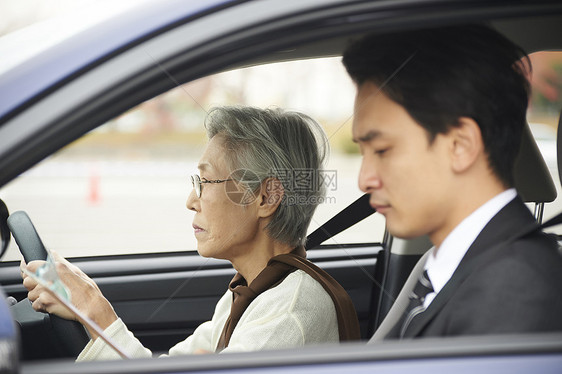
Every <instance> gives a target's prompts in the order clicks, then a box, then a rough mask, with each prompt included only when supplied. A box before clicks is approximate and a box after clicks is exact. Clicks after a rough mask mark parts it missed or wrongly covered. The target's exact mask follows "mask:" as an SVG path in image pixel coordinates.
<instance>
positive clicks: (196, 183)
mask: <svg viewBox="0 0 562 374" xmlns="http://www.w3.org/2000/svg"><path fill="white" fill-rule="evenodd" d="M231 180H232V179H215V180H207V179H205V180H204V181H202V180H201V177H199V175H197V174H193V175H192V176H191V184H192V185H193V189H194V190H195V194H196V195H197V198H201V190H202V189H203V186H202V184H203V183H223V182H228V181H231Z"/></svg>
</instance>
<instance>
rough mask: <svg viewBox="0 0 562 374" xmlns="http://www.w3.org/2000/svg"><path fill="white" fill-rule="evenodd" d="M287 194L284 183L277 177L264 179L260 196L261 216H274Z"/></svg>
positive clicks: (259, 212) (259, 213) (259, 211)
mask: <svg viewBox="0 0 562 374" xmlns="http://www.w3.org/2000/svg"><path fill="white" fill-rule="evenodd" d="M283 195H285V189H284V188H283V184H282V183H281V181H280V180H279V179H277V178H267V179H266V180H265V181H263V183H262V185H261V190H260V196H259V206H258V215H259V216H260V217H264V218H265V217H269V216H272V215H273V214H274V213H275V211H276V210H277V208H278V207H279V204H281V201H282V200H283Z"/></svg>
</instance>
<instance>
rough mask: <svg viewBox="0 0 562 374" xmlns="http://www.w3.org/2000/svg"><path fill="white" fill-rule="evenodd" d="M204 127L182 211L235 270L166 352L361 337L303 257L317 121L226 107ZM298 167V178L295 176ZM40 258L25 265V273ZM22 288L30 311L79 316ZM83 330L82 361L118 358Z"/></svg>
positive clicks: (121, 337) (129, 342) (205, 247)
mask: <svg viewBox="0 0 562 374" xmlns="http://www.w3.org/2000/svg"><path fill="white" fill-rule="evenodd" d="M206 129H207V134H208V137H209V143H208V144H207V147H206V149H205V151H204V152H203V155H202V157H201V160H200V162H199V166H198V168H199V172H200V174H199V175H193V176H192V177H191V180H192V183H193V187H194V188H193V191H192V192H191V193H190V195H189V197H188V199H187V208H188V209H190V210H192V211H194V212H195V218H194V220H193V229H194V232H195V236H196V238H197V251H198V252H199V254H200V255H201V256H204V257H214V258H220V259H226V260H228V261H230V262H231V263H232V265H233V267H234V269H236V271H237V274H236V275H235V277H234V278H233V280H232V281H231V283H230V285H229V289H228V290H227V291H226V293H225V294H224V296H223V297H222V298H221V299H220V300H219V302H218V304H217V305H216V308H215V313H214V315H213V317H212V319H211V320H210V321H208V322H205V323H203V324H202V325H200V326H199V327H198V328H197V329H196V330H195V332H194V333H193V334H192V335H191V336H189V337H188V338H187V339H186V340H184V341H182V342H180V343H178V344H177V345H175V346H174V347H172V348H171V349H170V351H169V355H179V354H189V353H202V352H235V351H252V350H261V349H275V348H290V347H298V346H302V345H304V344H318V343H326V342H337V341H339V340H343V339H353V338H359V335H358V323H357V317H356V315H355V311H354V310H353V306H352V304H351V302H350V300H349V297H348V296H347V294H345V291H344V290H343V289H342V288H341V286H339V285H337V283H336V282H335V281H333V279H331V278H329V276H328V275H327V274H325V273H324V272H322V270H320V269H318V268H316V267H314V265H312V264H310V263H309V262H307V261H306V260H305V259H304V257H305V255H306V254H305V251H304V248H303V245H304V242H305V239H306V231H307V228H308V225H309V223H310V221H311V218H312V214H313V213H314V210H315V209H316V206H317V204H318V202H319V201H320V200H321V198H322V196H323V192H324V188H323V186H322V183H320V182H321V180H320V178H319V170H320V168H321V166H322V163H323V160H324V156H325V147H326V145H327V139H326V137H325V135H324V133H323V131H322V129H321V128H320V126H319V125H318V124H317V123H316V122H314V121H313V120H312V119H311V118H309V117H307V116H305V115H303V114H299V113H294V112H284V111H282V110H261V109H256V108H249V107H223V108H217V109H214V110H213V111H212V112H211V113H210V114H209V116H208V118H207V121H206ZM295 171H298V172H299V173H300V174H302V176H304V177H305V178H304V179H300V178H299V179H295V178H293V177H295V176H297V173H295ZM57 262H59V263H60V264H59V265H58V270H59V276H60V277H61V279H62V280H63V282H64V283H65V284H66V285H67V287H69V288H70V290H71V292H72V295H73V303H74V304H75V305H76V306H77V308H78V309H79V310H80V311H82V312H83V313H84V314H85V315H86V316H88V317H89V318H90V319H92V320H93V321H94V322H96V323H97V324H98V325H99V326H100V327H101V328H102V329H104V333H105V334H106V335H108V336H109V337H110V338H112V339H113V341H114V342H115V343H116V344H117V345H119V346H120V347H122V349H123V350H124V351H126V352H127V353H128V354H129V355H130V356H132V357H150V356H151V352H150V351H149V350H148V349H146V348H145V347H143V346H142V344H141V343H140V342H139V341H138V340H137V339H136V338H135V337H134V336H133V334H132V333H131V332H129V331H128V330H127V327H126V326H125V324H124V323H123V322H122V321H121V319H119V317H118V316H117V315H116V314H115V312H114V310H113V308H112V306H111V304H110V303H109V301H108V300H107V299H106V298H105V297H104V296H103V295H102V293H101V291H100V290H99V288H98V287H97V285H96V284H95V283H94V282H93V281H92V280H91V279H90V278H89V277H88V276H86V275H85V274H84V273H83V272H81V271H80V270H79V269H78V268H77V267H76V266H74V265H72V264H70V263H69V262H68V261H66V260H65V259H63V258H61V257H58V256H57ZM41 265H42V262H40V261H33V262H30V263H29V264H28V265H27V270H29V271H31V272H34V271H36V270H37V268H38V267H39V266H41ZM24 285H25V287H26V288H27V289H28V290H29V294H28V296H29V299H30V300H31V301H32V302H33V308H34V309H36V310H41V311H47V312H49V313H54V314H57V315H59V316H61V317H63V318H67V319H76V317H75V316H74V315H73V314H72V313H70V312H69V311H67V310H66V309H65V308H64V307H63V306H62V305H59V304H58V303H57V302H56V301H55V300H54V298H53V297H52V296H51V295H50V294H49V293H48V292H47V291H45V290H44V289H43V288H42V287H41V286H40V285H37V283H36V282H35V281H34V280H33V279H31V278H30V277H26V276H24ZM341 305H344V306H345V308H343V309H342V306H341ZM86 328H88V327H87V326H86ZM88 329H89V328H88ZM88 332H89V333H90V336H91V338H92V340H91V341H90V342H89V343H88V344H87V346H86V347H85V348H84V350H83V351H82V353H81V354H80V355H79V357H78V360H79V361H80V360H94V359H112V358H119V355H118V354H117V353H116V352H115V351H114V350H113V349H112V348H111V347H110V346H108V345H106V343H105V342H104V341H103V340H102V339H100V338H99V337H98V336H97V334H96V332H95V331H93V330H90V329H89V331H88Z"/></svg>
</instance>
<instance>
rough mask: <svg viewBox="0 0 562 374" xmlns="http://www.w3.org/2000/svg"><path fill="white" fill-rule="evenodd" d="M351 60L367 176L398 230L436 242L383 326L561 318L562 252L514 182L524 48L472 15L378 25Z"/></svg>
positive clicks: (419, 327)
mask: <svg viewBox="0 0 562 374" xmlns="http://www.w3.org/2000/svg"><path fill="white" fill-rule="evenodd" d="M343 62H344V65H345V67H346V68H347V71H348V72H349V74H350V75H351V77H352V79H353V80H354V82H355V83H356V85H357V96H356V100H355V115H354V122H353V139H354V141H356V142H357V143H358V144H359V146H360V149H361V153H362V155H363V160H362V166H361V171H360V175H359V185H360V188H361V189H362V190H363V191H364V192H366V193H369V194H370V195H371V197H370V203H371V206H372V207H373V208H375V209H376V210H377V211H378V212H379V213H381V214H383V215H384V216H385V218H386V224H387V228H388V230H389V231H390V233H391V234H393V235H394V236H396V237H401V238H413V237H417V236H420V235H428V236H429V238H430V240H431V241H432V243H433V245H434V247H433V248H432V249H431V250H430V251H429V252H428V253H427V254H426V255H425V256H424V257H423V258H422V260H421V261H420V262H419V263H418V265H417V266H416V268H415V269H414V271H413V275H412V276H411V277H410V279H409V280H408V281H407V283H406V285H405V286H404V290H403V292H402V293H401V295H400V296H399V298H398V299H397V301H396V302H395V305H394V306H393V310H391V312H390V313H389V316H390V317H389V318H387V320H385V321H384V322H383V324H382V325H381V328H380V329H379V331H377V333H376V334H375V339H381V338H382V339H389V338H409V337H420V336H454V335H480V334H497V333H523V332H545V331H562V257H561V255H560V253H559V252H558V246H557V243H556V241H555V240H554V239H553V238H551V237H549V236H547V235H546V234H544V233H542V232H541V231H540V230H539V229H538V226H537V225H536V223H535V222H534V219H533V216H532V215H531V214H530V212H529V210H528V209H527V207H526V206H525V205H524V204H523V202H522V200H521V199H520V198H519V196H518V195H517V192H516V190H515V189H514V188H513V185H514V180H513V165H514V160H515V158H516V155H517V152H518V149H519V144H520V140H521V134H522V131H523V127H524V126H525V125H526V109H527V102H528V95H529V91H530V88H529V83H528V80H527V76H528V74H529V68H530V66H529V61H528V58H527V57H526V55H525V53H524V52H523V51H522V50H521V49H520V48H519V47H517V46H515V45H514V44H513V43H511V42H510V41H509V40H507V39H506V38H504V37H503V36H502V35H500V34H499V33H497V32H495V31H494V30H492V29H489V28H487V27H483V26H462V27H449V28H441V29H432V30H421V31H419V30H417V31H415V32H403V33H396V34H390V35H372V36H368V37H366V38H363V39H362V40H359V41H357V42H355V43H354V44H353V45H351V46H350V47H349V48H348V50H347V51H346V52H345V54H344V58H343Z"/></svg>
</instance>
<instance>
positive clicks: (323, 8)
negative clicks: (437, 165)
mask: <svg viewBox="0 0 562 374" xmlns="http://www.w3.org/2000/svg"><path fill="white" fill-rule="evenodd" d="M474 22H484V23H487V24H490V25H491V26H492V27H494V28H496V29H497V30H499V31H500V32H502V33H503V34H504V35H506V36H507V37H508V38H510V39H512V40H513V41H515V42H516V43H518V44H520V45H521V46H522V47H523V48H525V49H526V50H527V51H528V52H535V51H543V50H560V49H562V4H559V3H558V2H552V1H540V0H539V1H531V0H527V1H525V0H522V1H496V2H492V3H487V2H481V1H462V2H459V1H443V0H420V1H415V2H412V1H401V0H399V1H393V2H387V1H366V0H356V1H355V0H354V1H349V0H294V1H293V0H259V1H219V0H206V1H190V2H186V1H180V0H164V1H162V0H161V1H144V2H141V3H139V4H138V6H135V7H132V8H130V9H127V11H124V12H122V13H120V14H118V15H116V16H114V17H110V18H108V19H99V20H96V22H93V23H92V24H91V25H90V26H88V27H83V28H82V29H81V30H80V31H79V32H78V33H76V34H72V35H69V36H68V37H66V36H65V37H64V38H61V40H60V41H57V42H56V43H53V44H52V45H49V46H47V47H43V48H40V49H41V50H40V51H38V52H37V53H35V52H33V53H29V54H28V55H27V56H21V57H19V58H15V57H14V59H13V60H12V62H11V64H10V66H8V65H4V67H3V68H2V67H0V97H1V99H0V199H2V200H4V202H5V203H6V205H7V207H8V209H9V210H10V212H13V211H15V210H25V211H27V212H28V213H29V215H30V216H31V219H32V220H34V221H35V223H36V228H37V229H38V231H39V234H40V235H41V236H42V237H43V239H44V241H45V243H46V244H47V246H49V247H50V248H52V249H55V250H60V252H61V253H62V254H63V255H64V256H66V257H68V258H69V259H70V260H71V261H72V262H73V263H76V264H77V265H78V266H79V267H80V268H82V269H83V270H84V271H85V272H86V273H87V274H89V275H90V276H91V277H92V278H93V279H94V280H95V281H96V282H97V284H98V285H99V286H100V288H101V289H102V291H103V293H104V295H106V297H107V298H108V299H109V300H110V301H111V303H112V304H113V305H114V307H115V309H116V311H117V314H118V315H119V316H120V317H121V318H122V319H123V320H124V321H125V322H126V324H127V325H128V326H129V328H130V329H131V330H132V331H133V332H134V333H135V335H136V336H137V337H138V338H139V339H140V340H141V341H142V342H143V344H145V345H146V346H147V347H149V348H151V349H152V350H153V351H155V352H161V351H165V350H167V349H168V348H169V347H171V346H172V345H173V344H174V343H176V342H178V341H180V340H183V339H184V338H185V337H186V336H187V335H189V334H190V333H191V332H192V331H193V329H194V328H195V327H196V326H198V325H199V324H200V323H201V322H203V321H205V320H207V319H209V318H210V316H211V315H212V313H213V307H214V305H215V304H216V301H217V300H218V298H219V297H220V296H221V295H222V294H223V292H224V289H225V287H226V285H227V284H228V281H229V280H230V278H231V277H232V275H233V273H234V271H233V269H232V268H231V267H230V266H229V264H228V263H226V262H222V261H218V260H209V259H204V258H201V257H199V256H198V255H197V254H196V253H195V252H194V249H195V247H194V241H192V240H191V239H190V237H189V235H190V229H189V227H190V226H191V218H190V215H189V213H188V212H187V211H186V209H185V199H186V198H187V194H188V193H189V191H190V190H189V189H190V186H189V177H188V176H189V175H190V174H191V173H190V172H191V171H192V170H193V169H194V168H195V161H194V160H196V159H197V157H198V156H199V154H200V151H201V149H202V148H201V147H202V144H203V143H204V137H203V135H202V134H203V131H202V130H203V123H202V121H203V118H204V115H205V112H206V111H208V109H209V107H210V106H212V105H223V104H232V103H245V104H250V105H259V106H275V105H278V106H289V107H290V108H293V109H299V110H303V111H305V112H308V113H311V114H312V115H313V116H314V117H315V118H317V119H319V120H320V122H322V123H323V125H325V129H326V131H327V133H328V136H329V137H330V139H331V142H332V148H333V151H332V152H333V154H332V158H331V161H330V163H329V164H328V166H327V168H326V170H327V171H329V172H330V173H328V175H331V176H332V177H333V178H330V179H327V181H326V183H329V186H328V197H330V196H332V197H333V198H334V200H333V201H332V200H330V201H328V200H327V201H326V202H325V204H323V205H322V206H321V207H320V208H319V211H318V215H317V216H316V217H315V219H314V221H315V222H314V228H313V232H311V233H310V238H311V240H310V243H313V244H310V245H309V248H308V253H309V258H310V259H311V260H312V261H314V262H315V263H317V264H318V265H319V266H321V267H323V268H324V269H326V270H327V271H328V272H329V273H330V274H332V275H333V276H334V277H335V278H336V279H337V280H338V281H339V282H340V283H341V284H342V285H343V286H344V288H345V289H346V290H347V291H348V293H349V294H350V296H351V298H352V300H353V302H354V304H355V307H356V310H357V312H358V316H359V320H360V324H361V333H362V338H363V341H360V342H356V343H353V344H349V345H344V346H325V347H310V348H305V349H299V350H286V351H285V350H283V351H275V352H273V351H272V352H257V353H245V354H232V355H222V356H219V357H216V356H214V355H211V356H197V357H178V358H173V359H158V360H156V359H154V360H130V361H117V362H101V363H81V364H75V363H74V362H73V357H75V353H76V352H75V351H76V350H78V351H79V350H80V349H81V347H80V346H74V347H67V346H66V345H65V344H64V340H65V339H64V338H62V339H61V338H60V336H58V335H57V331H58V330H57V328H56V327H52V322H51V320H50V319H47V317H45V316H42V315H41V316H39V317H37V318H39V319H36V320H35V322H34V323H26V322H25V321H24V319H25V318H23V317H22V316H21V315H18V312H14V318H15V319H16V320H17V326H18V328H19V329H20V338H21V352H20V353H21V357H20V361H21V362H20V363H19V367H20V370H21V372H23V373H75V372H81V373H104V372H106V373H109V372H111V373H184V372H197V371H201V372H202V371H206V372H209V371H211V372H219V371H220V372H242V371H243V372H251V371H255V372H271V373H274V372H275V373H277V372H289V371H290V372H311V373H312V372H322V373H327V372H328V373H329V372H343V371H350V370H353V371H354V372H358V373H360V372H372V371H376V370H377V371H378V372H384V373H405V372H412V371H414V370H415V371H416V372H417V373H435V372H439V371H455V372H458V373H463V372H475V371H480V372H497V371H500V370H503V371H506V372H510V373H511V372H513V373H517V372H520V373H522V372H529V371H532V372H542V373H547V372H552V373H554V372H559V371H560V368H561V367H562V335H560V334H556V333H553V334H538V335H532V336H509V337H506V336H498V337H472V338H468V337H467V338H446V339H445V338H444V339H428V340H423V341H409V342H391V343H384V344H377V345H365V340H367V339H368V338H369V337H370V336H371V335H372V333H373V331H374V330H375V329H376V327H377V326H378V325H379V324H380V322H381V321H382V319H383V318H384V316H385V315H386V313H387V312H388V309H389V308H390V305H391V304H392V301H393V300H394V297H395V296H396V295H397V294H398V292H399V290H400V287H401V286H402V284H403V282H404V281H405V279H406V278H407V276H408V274H409V272H410V270H411V268H412V266H413V265H414V264H415V263H416V261H417V260H418V259H419V257H420V256H421V254H423V253H424V252H425V251H426V250H427V249H428V248H429V246H430V244H429V243H428V241H427V239H425V238H419V239H415V240H409V241H406V240H399V239H397V238H393V237H392V236H391V235H389V234H388V233H387V232H386V231H385V229H384V220H383V219H382V217H380V216H379V215H377V214H373V215H371V216H370V217H369V218H367V219H365V220H362V218H364V217H365V216H369V215H370V213H372V212H370V211H369V207H368V204H367V202H366V200H365V199H363V200H362V199H361V193H360V192H359V190H358V188H357V186H356V176H357V172H358V165H359V162H358V159H359V158H358V156H356V155H354V152H356V150H354V149H353V146H352V145H351V146H350V145H349V138H350V137H351V135H350V133H349V124H350V122H349V119H350V117H351V115H352V112H351V107H352V103H353V93H354V92H353V89H354V88H353V86H352V84H351V82H350V81H349V80H348V79H347V78H346V75H345V72H344V71H343V68H341V67H339V63H338V61H337V60H338V59H339V58H338V56H340V55H341V53H342V51H343V50H344V48H345V47H346V45H347V44H348V43H349V41H350V40H352V39H355V38H357V37H360V36H361V35H364V34H366V33H371V32H378V33H381V34H385V33H392V32H395V31H397V30H406V29H407V30H416V29H421V28H426V27H435V26H445V25H452V24H464V23H474ZM28 40H29V39H28ZM2 48H3V47H2V41H1V40H0V50H3V49H2ZM335 66H338V67H335ZM313 75H314V76H316V77H317V78H316V82H317V83H315V84H317V85H318V87H320V88H319V89H317V90H316V91H314V90H312V91H307V90H308V89H309V88H310V87H312V85H313V83H311V81H310V80H307V78H309V77H310V76H313ZM303 82H308V83H306V84H303ZM247 85H250V86H252V90H255V91H250V90H249V89H248V90H245V89H242V88H241V87H247ZM251 92H254V93H251ZM255 92H258V93H257V94H256V93H255ZM326 93H328V94H326ZM296 97H301V98H302V100H301V101H300V102H299V103H303V104H299V103H297V102H296V101H291V100H292V99H294V98H296ZM345 100H348V101H347V103H346V104H344V105H343V106H341V107H340V105H342V102H344V101H345ZM301 105H302V106H301ZM346 105H347V106H346ZM323 108H324V109H323ZM338 108H339V109H338ZM336 109H337V110H336ZM323 110H325V113H323ZM334 118H336V119H334ZM531 130H533V131H538V130H540V129H539V127H538V126H531ZM548 131H550V130H548ZM548 136H549V138H548V140H545V141H543V140H541V139H542V138H541V137H540V136H538V135H537V139H538V140H537V143H538V145H539V147H541V144H543V145H544V146H545V147H551V145H549V144H550V143H551V140H550V137H551V135H548ZM529 141H530V143H529V144H530V145H531V147H530V149H531V151H526V152H524V153H523V156H522V158H523V161H527V162H522V164H524V165H523V166H521V167H520V169H518V170H519V174H518V186H520V192H522V194H523V196H524V197H525V198H526V200H527V201H528V203H529V204H530V208H531V209H533V210H534V211H536V212H537V217H539V216H540V215H541V214H542V213H540V212H542V207H543V206H544V205H545V204H546V205H547V207H548V204H551V202H552V201H554V199H555V198H556V185H558V186H559V183H558V182H556V183H554V182H553V180H552V177H551V173H549V171H548V169H549V168H548V167H549V166H551V165H552V160H551V159H547V162H546V163H545V161H544V160H543V159H542V157H540V154H539V153H537V152H535V153H533V151H532V150H533V149H535V148H536V144H535V142H534V141H533V139H532V137H530V136H529ZM542 148H544V147H542ZM545 149H546V148H545ZM546 152H547V153H549V154H550V152H551V151H546ZM554 162H555V161H554ZM551 172H552V170H551ZM552 174H554V173H552ZM459 198H462V197H461V196H459ZM355 201H357V203H355V204H354V202H355ZM535 205H536V206H537V208H536V209H535ZM347 207H350V208H349V209H348V210H346V213H344V214H343V215H338V216H337V213H338V212H339V211H340V210H344V209H345V208H347ZM336 216H337V217H339V218H336V219H335V220H333V218H334V217H336ZM36 218H37V219H36ZM336 221H337V222H336ZM356 221H361V222H360V223H358V224H357V225H354V223H355V222H356ZM1 224H2V222H0V225H1ZM317 228H319V229H317ZM316 229H317V230H316ZM314 230H316V231H314ZM340 232H341V234H340ZM338 234H339V235H338ZM2 235H3V239H6V240H5V241H6V243H7V242H8V240H7V238H6V232H5V230H4V231H3V234H2ZM322 243H324V244H323V245H322ZM14 248H15V246H14V244H13V243H12V248H11V249H10V251H11V252H9V253H8V255H7V257H6V258H5V259H4V260H3V261H2V262H1V263H0V284H1V285H2V288H3V291H4V293H6V295H7V296H10V297H12V298H14V299H15V300H17V301H20V300H23V299H25V297H26V292H25V289H24V287H23V286H22V284H21V276H20V269H19V259H18V255H17V253H16V252H14V251H13V250H14ZM561 270H562V269H561ZM12 310H13V308H12ZM0 312H1V310H0ZM3 316H4V317H5V313H4V314H3ZM30 319H33V317H30ZM37 321H38V322H37ZM0 331H1V330H0ZM58 332H59V333H60V331H58ZM59 335H60V334H59ZM0 338H1V336H0ZM11 339H12V340H13V337H12V338H11ZM2 357H6V356H2ZM8 359H9V358H8Z"/></svg>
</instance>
